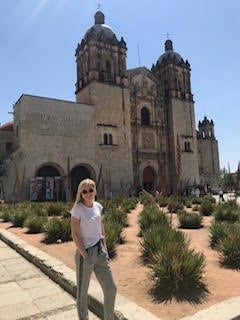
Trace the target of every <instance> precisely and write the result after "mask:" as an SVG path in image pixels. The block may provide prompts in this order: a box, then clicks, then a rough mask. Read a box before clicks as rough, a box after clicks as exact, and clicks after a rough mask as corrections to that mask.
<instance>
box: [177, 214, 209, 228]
mask: <svg viewBox="0 0 240 320" xmlns="http://www.w3.org/2000/svg"><path fill="white" fill-rule="evenodd" d="M202 220H203V217H202V216H201V215H199V214H197V213H195V212H186V211H181V212H179V213H178V221H179V227H180V228H185V229H199V228H201V226H202Z"/></svg>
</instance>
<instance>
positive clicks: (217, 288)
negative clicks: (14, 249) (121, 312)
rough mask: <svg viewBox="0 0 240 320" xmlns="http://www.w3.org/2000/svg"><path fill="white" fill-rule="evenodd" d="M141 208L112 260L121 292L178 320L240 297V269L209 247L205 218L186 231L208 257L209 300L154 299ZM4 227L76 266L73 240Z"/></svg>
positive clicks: (132, 215)
mask: <svg viewBox="0 0 240 320" xmlns="http://www.w3.org/2000/svg"><path fill="white" fill-rule="evenodd" d="M141 210H142V205H138V206H137V207H136V209H135V210H133V211H132V212H131V213H129V214H128V221H129V227H127V228H126V229H125V231H124V234H125V240H126V241H125V243H124V244H121V245H119V246H118V248H117V257H116V258H114V260H113V261H111V262H110V264H111V268H112V272H113V275H114V278H115V281H116V284H117V287H118V292H119V293H120V294H122V295H124V296H126V297H127V298H129V299H130V300H132V301H134V302H135V303H137V304H138V305H140V306H141V307H143V308H145V309H147V310H148V311H150V312H151V313H153V314H154V315H155V316H157V317H159V318H161V319H162V320H177V319H180V318H181V317H184V316H190V315H193V314H194V313H196V312H197V311H199V310H202V309H204V308H206V307H209V306H211V305H213V304H215V303H218V302H221V301H223V300H225V299H228V298H231V297H234V296H240V286H239V283H240V272H239V271H236V270H231V269H225V268H223V267H221V266H220V265H219V258H218V254H217V252H216V251H214V250H212V249H211V248H210V247H209V239H208V226H209V225H210V223H211V219H212V218H211V217H204V220H203V224H204V227H203V228H201V229H195V230H184V232H186V233H187V234H188V236H189V238H190V240H191V248H193V249H194V250H195V251H197V252H203V253H204V255H205V257H206V268H205V273H204V280H205V282H206V283H207V287H208V290H209V292H210V293H209V295H208V296H207V297H206V300H205V301H203V302H201V303H198V304H192V303H189V302H186V301H184V302H177V301H175V300H172V301H171V302H168V303H156V302H154V301H153V298H152V296H151V295H150V294H149V289H150V288H151V285H152V283H151V279H150V270H149V269H148V268H147V267H145V266H143V265H142V264H141V261H140V254H141V253H140V245H139V238H138V237H137V234H138V231H139V227H138V224H137V220H138V214H139V213H140V212H141ZM173 222H175V223H176V215H173ZM0 227H1V228H5V229H8V231H11V232H13V233H14V234H16V235H17V236H18V237H20V238H21V239H23V240H25V241H27V242H29V243H30V244H32V245H34V246H36V247H38V248H40V249H41V250H43V251H45V252H47V253H48V254H50V255H52V256H54V257H56V258H58V259H60V260H62V261H63V262H64V263H65V264H66V265H67V266H68V267H70V268H72V269H75V264H74V254H75V246H74V243H73V242H67V243H61V244H51V245H49V244H48V245H46V244H44V243H43V242H42V239H43V234H35V235H29V234H27V233H26V229H25V228H13V227H11V224H10V223H0Z"/></svg>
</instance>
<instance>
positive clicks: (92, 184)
mask: <svg viewBox="0 0 240 320" xmlns="http://www.w3.org/2000/svg"><path fill="white" fill-rule="evenodd" d="M86 187H92V188H93V190H94V193H95V194H96V184H95V182H94V181H93V180H92V179H84V180H82V181H81V182H80V183H79V185H78V189H77V195H76V200H75V204H77V203H79V202H83V198H82V192H83V190H84V189H85V188H86Z"/></svg>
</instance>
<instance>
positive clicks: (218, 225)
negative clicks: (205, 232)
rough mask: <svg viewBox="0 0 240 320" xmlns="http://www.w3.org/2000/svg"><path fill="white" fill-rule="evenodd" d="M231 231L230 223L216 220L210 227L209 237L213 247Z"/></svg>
mask: <svg viewBox="0 0 240 320" xmlns="http://www.w3.org/2000/svg"><path fill="white" fill-rule="evenodd" d="M228 233H229V224H228V223H226V222H216V221H214V222H213V223H212V224H211V226H210V228H209V239H210V245H211V247H212V248H215V247H216V246H217V245H218V243H219V242H220V240H222V239H223V238H224V237H225V236H226V235H227V234H228Z"/></svg>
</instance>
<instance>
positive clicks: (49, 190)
mask: <svg viewBox="0 0 240 320" xmlns="http://www.w3.org/2000/svg"><path fill="white" fill-rule="evenodd" d="M53 185H54V179H53V177H46V193H45V198H46V200H47V201H51V200H53V199H54V196H53V191H54V189H53Z"/></svg>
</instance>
